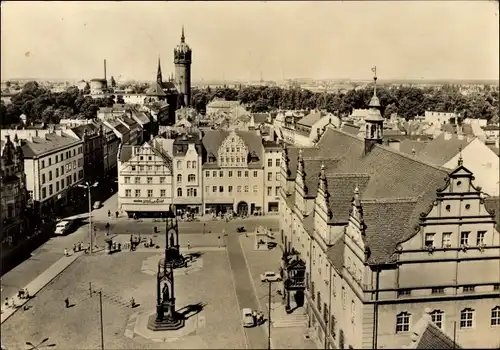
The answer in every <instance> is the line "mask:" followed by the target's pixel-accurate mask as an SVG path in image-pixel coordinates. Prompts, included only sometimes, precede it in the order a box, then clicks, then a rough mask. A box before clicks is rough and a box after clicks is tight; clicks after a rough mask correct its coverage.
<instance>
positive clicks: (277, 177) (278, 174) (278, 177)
mask: <svg viewBox="0 0 500 350" xmlns="http://www.w3.org/2000/svg"><path fill="white" fill-rule="evenodd" d="M279 180H280V173H279V172H278V173H276V181H279Z"/></svg>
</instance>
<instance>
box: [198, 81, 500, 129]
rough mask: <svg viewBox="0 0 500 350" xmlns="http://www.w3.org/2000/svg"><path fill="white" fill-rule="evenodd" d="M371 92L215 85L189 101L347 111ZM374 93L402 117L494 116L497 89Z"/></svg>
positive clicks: (448, 88)
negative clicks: (431, 114)
mask: <svg viewBox="0 0 500 350" xmlns="http://www.w3.org/2000/svg"><path fill="white" fill-rule="evenodd" d="M372 96H373V86H372V85H371V86H367V87H364V88H361V89H356V90H355V89H352V90H349V91H347V92H345V93H344V92H311V91H309V90H302V89H298V88H295V89H282V88H279V87H266V86H249V87H243V88H241V89H238V90H236V89H231V88H227V87H224V88H218V89H215V90H212V89H210V88H207V89H197V90H195V91H193V97H192V103H193V106H194V108H196V109H197V110H198V111H201V112H202V111H204V110H205V108H206V105H207V103H208V102H209V101H211V100H212V99H213V98H224V99H226V100H229V101H235V100H240V101H241V102H242V103H244V104H246V105H247V106H248V108H249V109H250V110H251V111H252V112H267V111H272V110H276V109H307V110H310V109H315V108H319V109H325V110H327V111H329V112H331V113H335V112H338V113H339V114H340V115H348V114H350V113H351V112H352V110H353V109H358V108H366V107H367V105H368V103H369V101H370V99H371V97H372ZM377 96H378V98H379V100H380V104H381V106H382V113H383V115H384V116H385V117H389V116H390V115H391V114H392V113H397V114H398V115H399V116H400V117H403V118H405V119H408V120H409V119H413V118H414V117H415V116H417V115H423V114H424V112H425V111H426V110H427V111H436V112H458V113H461V114H462V115H463V116H464V117H465V118H467V117H469V118H484V119H488V120H492V119H493V120H496V121H497V120H498V102H499V98H498V91H491V90H490V89H487V90H486V89H484V90H483V91H481V92H472V93H470V94H468V95H463V94H462V93H460V91H459V89H458V87H454V86H444V87H439V88H438V87H413V86H410V87H406V86H396V87H388V88H387V87H378V88H377Z"/></svg>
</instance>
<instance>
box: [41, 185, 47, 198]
mask: <svg viewBox="0 0 500 350" xmlns="http://www.w3.org/2000/svg"><path fill="white" fill-rule="evenodd" d="M45 197H47V189H46V188H45V187H44V188H42V198H45Z"/></svg>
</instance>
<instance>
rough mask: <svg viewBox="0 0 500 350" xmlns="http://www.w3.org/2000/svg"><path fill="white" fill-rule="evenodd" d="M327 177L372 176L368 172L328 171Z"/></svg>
mask: <svg viewBox="0 0 500 350" xmlns="http://www.w3.org/2000/svg"><path fill="white" fill-rule="evenodd" d="M326 177H327V178H336V177H352V178H357V177H370V174H368V173H327V174H326Z"/></svg>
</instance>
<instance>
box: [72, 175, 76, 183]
mask: <svg viewBox="0 0 500 350" xmlns="http://www.w3.org/2000/svg"><path fill="white" fill-rule="evenodd" d="M73 182H76V173H75V174H73Z"/></svg>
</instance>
